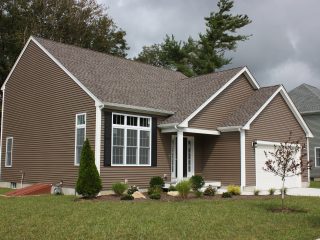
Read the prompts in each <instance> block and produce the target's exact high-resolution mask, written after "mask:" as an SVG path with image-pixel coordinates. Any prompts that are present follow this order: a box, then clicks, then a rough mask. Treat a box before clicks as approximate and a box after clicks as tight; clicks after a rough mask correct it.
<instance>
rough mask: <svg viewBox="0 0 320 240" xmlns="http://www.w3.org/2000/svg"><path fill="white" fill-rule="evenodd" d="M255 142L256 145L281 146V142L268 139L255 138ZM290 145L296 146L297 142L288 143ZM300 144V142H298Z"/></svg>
mask: <svg viewBox="0 0 320 240" xmlns="http://www.w3.org/2000/svg"><path fill="white" fill-rule="evenodd" d="M255 143H256V146H257V147H258V146H281V143H280V142H270V141H260V140H257V141H255ZM289 145H290V146H296V145H297V144H294V143H290V144H289ZM298 145H300V144H298Z"/></svg>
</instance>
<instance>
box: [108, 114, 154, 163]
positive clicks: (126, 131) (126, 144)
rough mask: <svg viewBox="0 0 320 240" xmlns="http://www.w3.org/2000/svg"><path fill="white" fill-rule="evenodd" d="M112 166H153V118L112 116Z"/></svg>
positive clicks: (125, 115) (124, 115)
mask: <svg viewBox="0 0 320 240" xmlns="http://www.w3.org/2000/svg"><path fill="white" fill-rule="evenodd" d="M112 118H113V120H112V123H113V124H112V158H111V159H112V165H113V166H117V165H118V166H150V165H151V118H149V117H142V116H135V115H127V114H119V113H113V114H112Z"/></svg>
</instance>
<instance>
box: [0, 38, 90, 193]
mask: <svg viewBox="0 0 320 240" xmlns="http://www.w3.org/2000/svg"><path fill="white" fill-rule="evenodd" d="M4 99H5V100H4V116H3V136H2V161H1V164H2V170H1V171H2V174H1V180H2V181H6V182H20V180H21V172H20V171H23V172H25V179H24V182H25V183H38V182H45V183H54V182H58V181H60V180H63V181H64V186H65V187H75V182H76V179H77V175H78V167H77V166H74V153H75V117H76V114H77V113H86V114H87V123H86V136H87V138H89V140H90V143H91V146H92V149H94V144H95V143H94V140H95V137H94V136H95V103H94V101H93V100H92V99H91V98H90V97H89V96H88V95H87V94H86V93H85V92H84V91H83V90H82V89H81V88H80V87H79V86H78V85H77V84H76V83H75V82H74V81H73V80H72V79H71V78H70V77H69V76H68V75H67V74H66V73H65V72H64V71H63V70H61V69H60V68H59V67H58V66H57V65H56V64H55V63H54V62H53V61H52V60H51V59H50V58H49V57H48V56H47V55H46V54H45V53H44V52H43V51H42V50H41V49H40V48H38V47H37V46H36V45H35V44H34V43H33V42H30V44H29V46H28V47H27V49H26V50H25V52H24V54H23V56H22V57H21V59H20V61H19V63H18V64H17V66H16V68H15V71H14V72H13V74H12V75H11V77H10V79H9V81H8V82H7V84H6V89H5V94H4ZM6 137H13V151H12V167H11V168H7V167H4V164H5V147H6V146H5V145H6Z"/></svg>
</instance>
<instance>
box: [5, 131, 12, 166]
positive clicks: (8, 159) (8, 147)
mask: <svg viewBox="0 0 320 240" xmlns="http://www.w3.org/2000/svg"><path fill="white" fill-rule="evenodd" d="M12 145H13V137H7V141H6V162H5V166H6V167H12Z"/></svg>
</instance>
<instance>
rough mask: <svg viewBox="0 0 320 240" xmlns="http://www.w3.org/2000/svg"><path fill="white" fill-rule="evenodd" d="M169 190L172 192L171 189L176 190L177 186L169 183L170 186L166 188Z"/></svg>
mask: <svg viewBox="0 0 320 240" xmlns="http://www.w3.org/2000/svg"><path fill="white" fill-rule="evenodd" d="M168 191H169V192H173V191H177V188H176V187H175V186H173V185H170V187H169V188H168Z"/></svg>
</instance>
